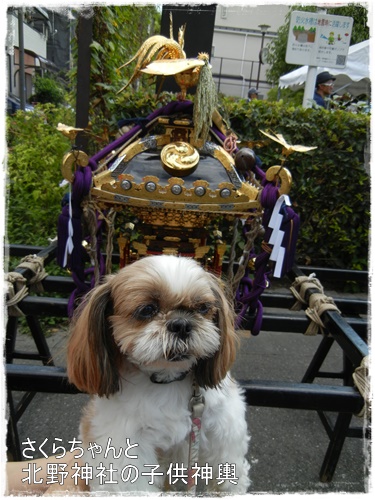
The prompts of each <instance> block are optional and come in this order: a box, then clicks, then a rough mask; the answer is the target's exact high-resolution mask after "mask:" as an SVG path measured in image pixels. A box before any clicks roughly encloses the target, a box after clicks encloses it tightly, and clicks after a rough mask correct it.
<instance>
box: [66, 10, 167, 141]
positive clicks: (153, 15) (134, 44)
mask: <svg viewBox="0 0 375 500" xmlns="http://www.w3.org/2000/svg"><path fill="white" fill-rule="evenodd" d="M92 11H93V40H92V43H91V70H90V110H89V121H90V124H91V131H92V134H93V137H96V138H97V139H98V140H99V143H101V144H103V143H104V144H106V143H108V142H110V139H111V138H113V135H114V133H115V132H116V131H117V128H116V125H117V119H118V117H117V116H116V106H117V105H118V101H119V99H120V97H119V96H118V95H117V92H118V91H119V90H120V89H121V88H122V87H123V85H124V83H125V82H126V81H127V80H128V79H129V77H130V75H131V74H132V72H133V69H134V68H133V66H130V67H125V68H123V69H122V70H121V71H119V70H118V68H119V67H120V66H122V65H123V64H124V63H125V62H127V61H128V60H129V59H130V58H131V57H132V56H133V55H134V54H135V53H136V52H137V50H138V49H139V47H140V46H141V44H142V43H143V42H144V41H145V39H147V38H148V37H150V36H152V35H153V34H154V33H155V32H156V33H158V32H159V30H160V17H161V15H160V12H159V11H158V9H157V8H156V7H155V6H153V5H149V6H137V5H134V4H132V5H121V6H116V5H111V6H96V7H93V9H92ZM73 53H74V56H75V61H77V39H76V38H75V40H74V50H73ZM75 78H76V69H75V70H73V72H72V74H71V79H72V81H74V79H75Z"/></svg>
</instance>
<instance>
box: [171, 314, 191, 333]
mask: <svg viewBox="0 0 375 500" xmlns="http://www.w3.org/2000/svg"><path fill="white" fill-rule="evenodd" d="M167 327H168V330H169V331H170V332H172V333H175V334H176V335H178V336H179V337H187V336H188V335H189V333H190V332H191V329H192V327H191V323H190V321H189V320H188V319H185V318H177V319H171V320H170V321H168V323H167Z"/></svg>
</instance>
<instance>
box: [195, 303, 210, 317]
mask: <svg viewBox="0 0 375 500" xmlns="http://www.w3.org/2000/svg"><path fill="white" fill-rule="evenodd" d="M210 309H211V307H210V305H209V304H199V306H198V307H197V311H198V312H199V314H203V315H204V314H207V313H208V311H209V310H210Z"/></svg>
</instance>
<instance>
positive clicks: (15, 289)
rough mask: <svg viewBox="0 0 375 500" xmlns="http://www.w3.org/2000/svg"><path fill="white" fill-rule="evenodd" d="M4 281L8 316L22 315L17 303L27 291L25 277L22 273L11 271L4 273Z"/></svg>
mask: <svg viewBox="0 0 375 500" xmlns="http://www.w3.org/2000/svg"><path fill="white" fill-rule="evenodd" d="M5 283H6V285H7V292H6V296H7V300H6V306H7V308H8V314H9V316H15V317H20V316H24V314H23V312H22V311H21V309H20V308H19V307H18V305H17V304H18V303H19V302H21V300H22V299H23V298H24V297H26V295H27V294H28V293H29V291H28V288H27V286H26V278H24V277H23V276H22V274H20V273H17V272H15V271H13V272H10V273H6V274H5Z"/></svg>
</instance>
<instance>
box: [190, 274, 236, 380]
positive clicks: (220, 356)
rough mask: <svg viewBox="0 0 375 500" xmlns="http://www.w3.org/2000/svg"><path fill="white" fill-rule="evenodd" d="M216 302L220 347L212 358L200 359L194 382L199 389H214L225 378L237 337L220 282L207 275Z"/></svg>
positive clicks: (232, 314)
mask: <svg viewBox="0 0 375 500" xmlns="http://www.w3.org/2000/svg"><path fill="white" fill-rule="evenodd" d="M209 279H210V280H211V282H212V283H211V288H212V291H213V292H214V294H215V297H216V299H217V302H218V311H217V317H216V324H217V327H218V328H219V331H220V347H219V349H218V351H216V353H215V354H214V356H213V357H212V358H208V359H201V360H199V361H198V363H197V367H196V372H195V376H196V381H197V383H198V384H199V385H200V386H201V387H205V388H208V387H210V388H214V387H216V386H218V385H219V384H220V382H221V381H222V380H223V379H224V378H225V376H226V374H227V373H228V371H229V369H230V367H231V366H232V364H233V362H234V360H235V357H236V347H237V343H238V337H237V334H236V332H235V329H234V309H233V307H232V306H231V304H230V302H229V300H228V299H227V297H226V295H225V293H224V291H223V289H222V284H223V283H222V282H221V281H220V280H219V279H218V278H217V277H216V276H214V275H209Z"/></svg>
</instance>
